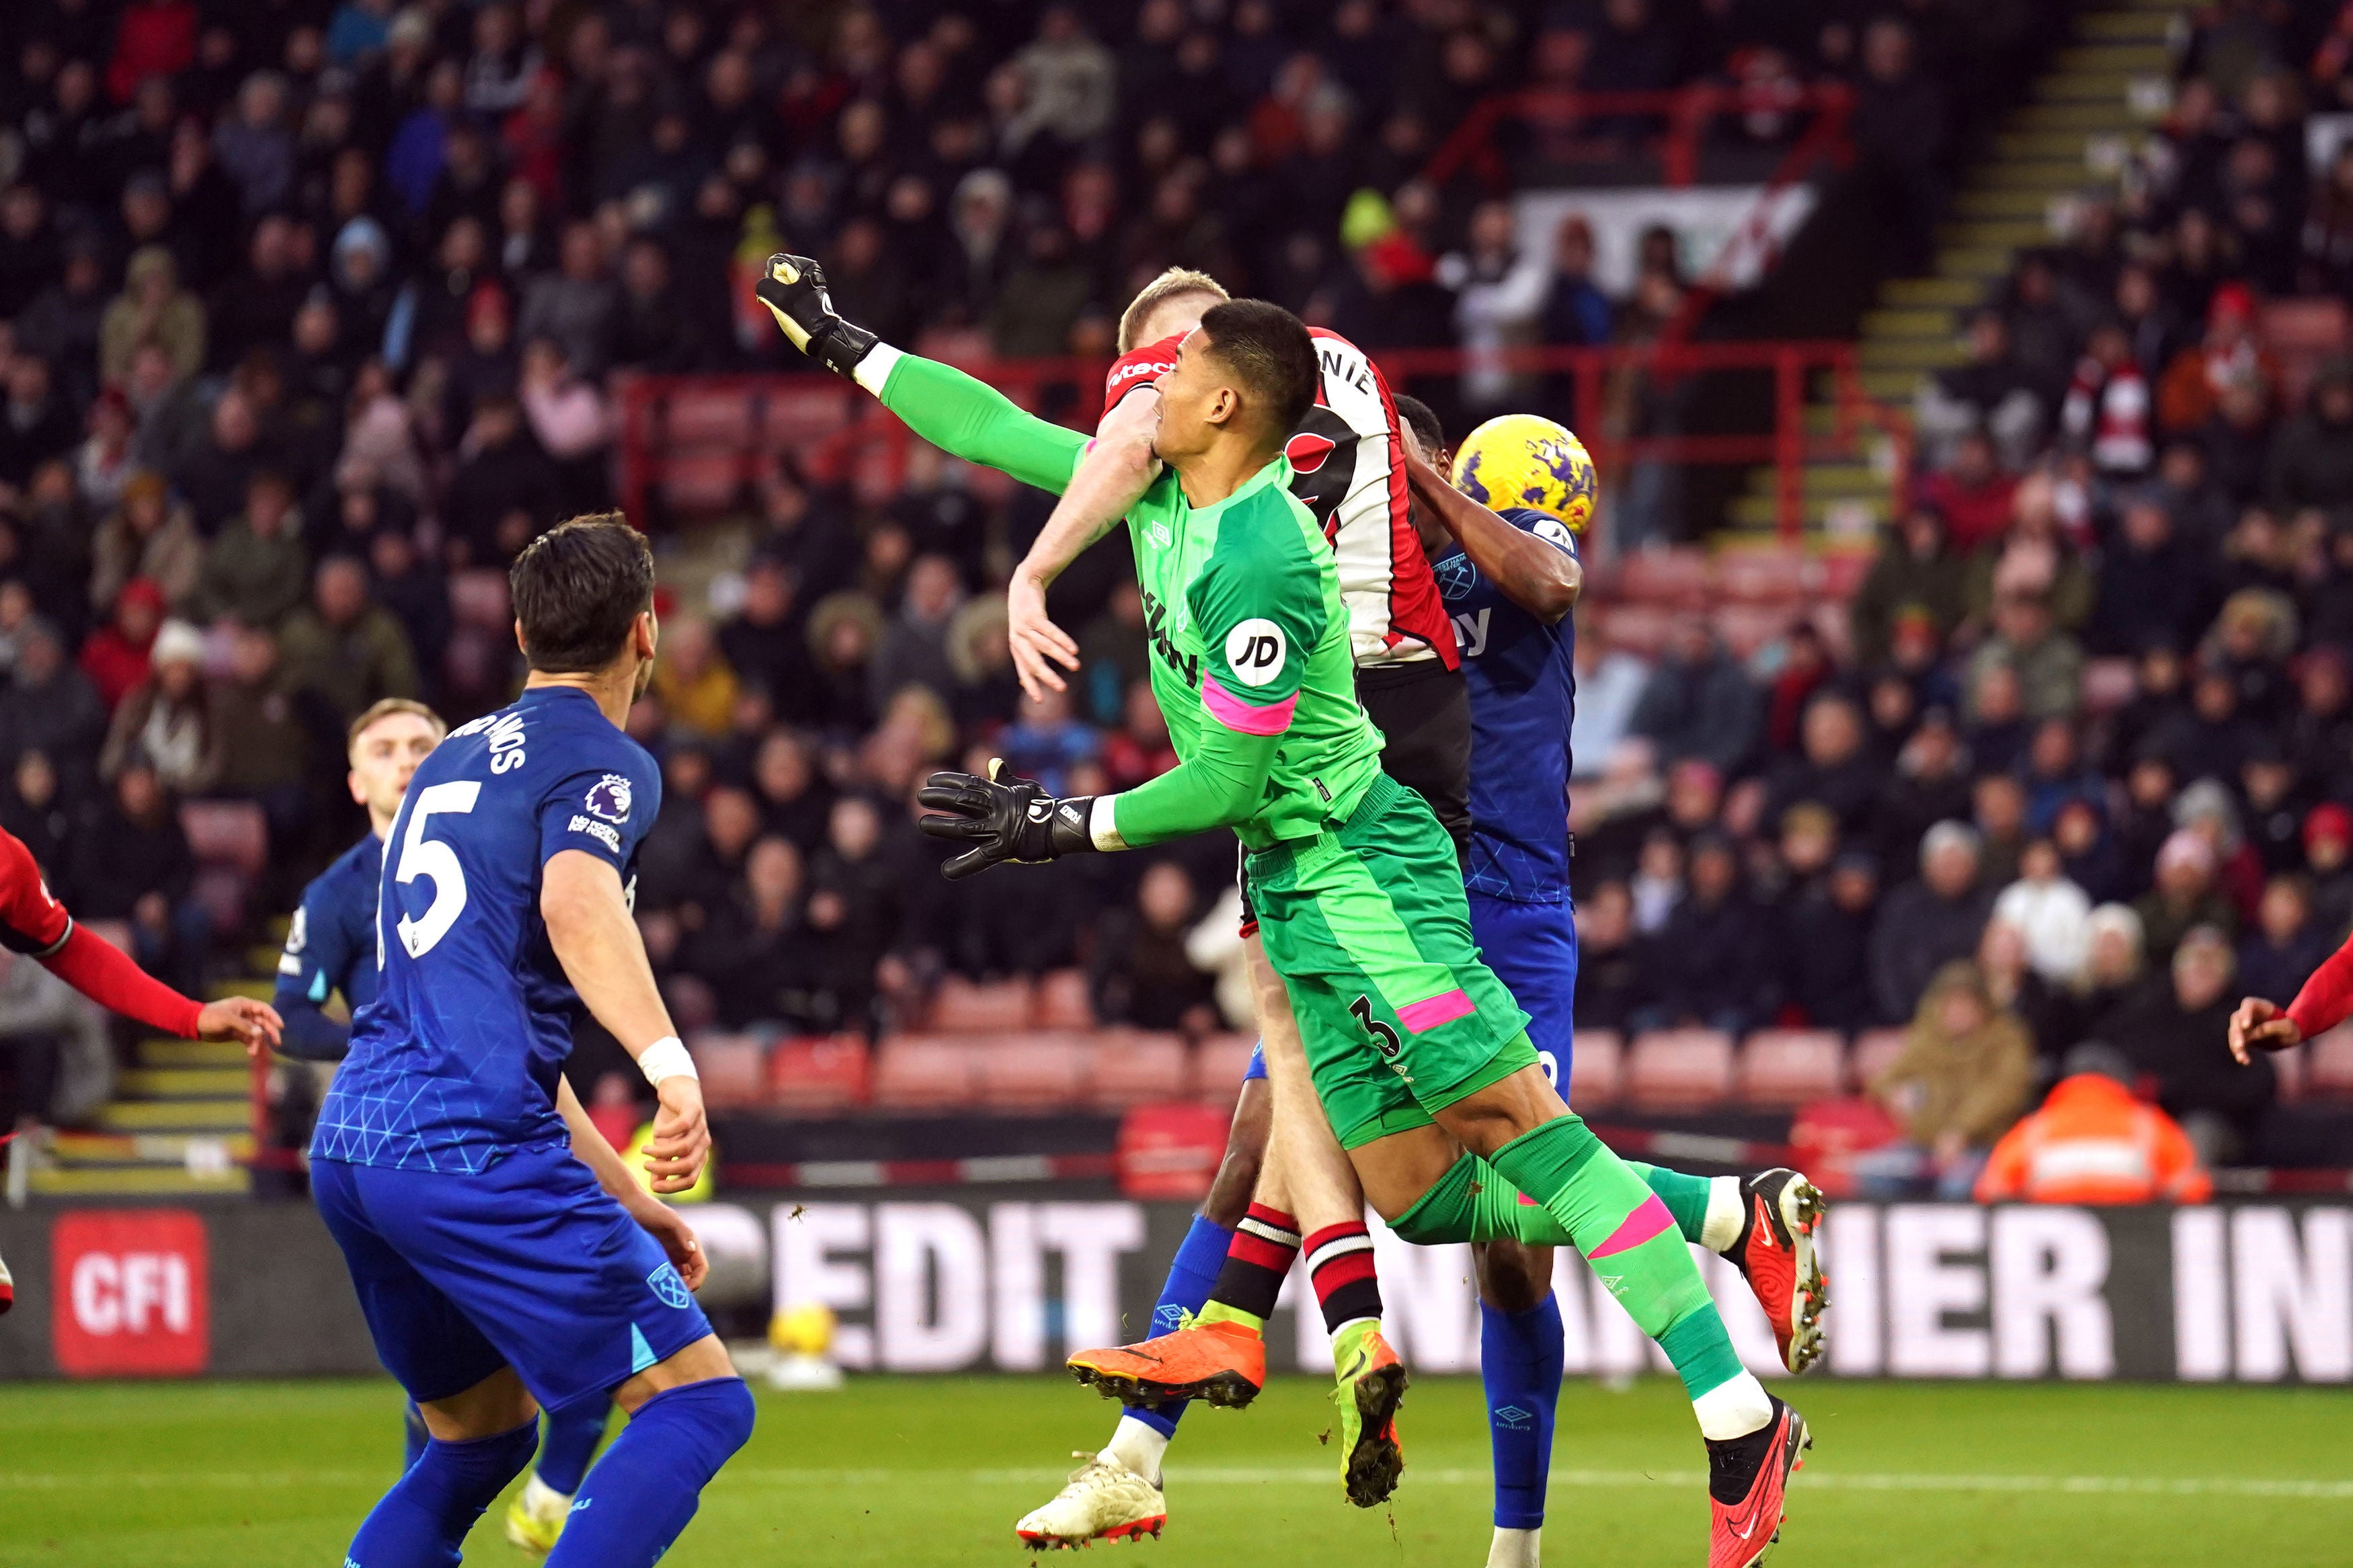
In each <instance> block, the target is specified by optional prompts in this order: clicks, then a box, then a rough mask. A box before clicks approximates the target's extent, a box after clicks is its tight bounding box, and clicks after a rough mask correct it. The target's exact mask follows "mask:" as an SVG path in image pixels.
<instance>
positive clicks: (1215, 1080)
mask: <svg viewBox="0 0 2353 1568" xmlns="http://www.w3.org/2000/svg"><path fill="white" fill-rule="evenodd" d="M1257 1044H1258V1038H1257V1037H1256V1036H1253V1035H1211V1036H1210V1037H1208V1039H1206V1040H1203V1041H1202V1042H1201V1043H1200V1044H1199V1045H1198V1046H1196V1047H1193V1092H1194V1093H1195V1094H1196V1095H1198V1096H1199V1097H1200V1098H1201V1099H1203V1100H1207V1101H1208V1102H1209V1103H1210V1104H1212V1105H1223V1106H1229V1107H1230V1106H1231V1105H1232V1104H1233V1102H1234V1101H1235V1100H1238V1099H1240V1097H1241V1092H1242V1071H1243V1069H1244V1068H1248V1067H1249V1066H1250V1048H1251V1047H1253V1046H1255V1045H1257Z"/></svg>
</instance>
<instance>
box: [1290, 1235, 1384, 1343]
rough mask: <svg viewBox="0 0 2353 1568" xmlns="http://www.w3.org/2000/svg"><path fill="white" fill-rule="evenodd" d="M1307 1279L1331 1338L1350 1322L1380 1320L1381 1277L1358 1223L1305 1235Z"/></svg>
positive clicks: (1368, 1237)
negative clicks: (1322, 1305) (1321, 1306)
mask: <svg viewBox="0 0 2353 1568" xmlns="http://www.w3.org/2000/svg"><path fill="white" fill-rule="evenodd" d="M1307 1278H1308V1279H1310V1280H1312V1281H1314V1286H1315V1299H1316V1300H1318V1301H1321V1302H1322V1303H1323V1304H1324V1327H1325V1328H1326V1329H1328V1330H1330V1331H1332V1334H1333V1337H1334V1338H1335V1339H1336V1338H1338V1337H1339V1333H1340V1331H1341V1330H1342V1329H1344V1328H1345V1327H1346V1326H1347V1325H1348V1324H1350V1323H1354V1322H1357V1321H1362V1320H1365V1319H1371V1320H1373V1321H1376V1322H1377V1321H1379V1320H1380V1315H1381V1277H1380V1273H1379V1271H1378V1270H1377V1268H1375V1267H1374V1264H1373V1238H1372V1236H1371V1234H1370V1233H1369V1232H1367V1231H1366V1229H1365V1227H1364V1226H1362V1225H1360V1224H1356V1225H1331V1226H1324V1228H1323V1229H1322V1230H1319V1231H1317V1232H1316V1233H1315V1234H1314V1235H1313V1236H1311V1237H1308V1238H1307Z"/></svg>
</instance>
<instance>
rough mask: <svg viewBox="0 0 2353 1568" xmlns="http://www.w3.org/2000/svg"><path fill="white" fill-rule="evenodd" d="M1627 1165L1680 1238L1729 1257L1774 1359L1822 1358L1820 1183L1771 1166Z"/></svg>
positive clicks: (1825, 1289)
mask: <svg viewBox="0 0 2353 1568" xmlns="http://www.w3.org/2000/svg"><path fill="white" fill-rule="evenodd" d="M1627 1166H1628V1168H1629V1169H1630V1170H1631V1171H1632V1172H1633V1173H1635V1174H1636V1175H1638V1176H1640V1177H1641V1178H1642V1181H1643V1184H1645V1185H1647V1186H1648V1187H1649V1188H1650V1189H1651V1192H1653V1193H1655V1194H1658V1196H1659V1201H1660V1202H1662V1203H1663V1204H1665V1205H1666V1206H1667V1212H1668V1213H1669V1214H1671V1215H1674V1219H1675V1228H1676V1229H1677V1230H1679V1231H1681V1232H1682V1233H1683V1239H1684V1240H1685V1241H1690V1242H1696V1243H1697V1244H1699V1245H1700V1246H1702V1247H1706V1248H1707V1249H1708V1250H1709V1251H1710V1252H1714V1253H1717V1254H1719V1255H1721V1256H1723V1257H1725V1258H1730V1259H1732V1261H1733V1263H1734V1264H1735V1265H1736V1267H1737V1268H1739V1269H1740V1273H1741V1277H1742V1278H1743V1279H1746V1280H1747V1281H1748V1288H1749V1289H1751V1290H1752V1291H1754V1292H1756V1295H1757V1305H1758V1306H1760V1307H1762V1308H1764V1309H1765V1321H1767V1322H1768V1323H1770V1324H1772V1325H1773V1340H1774V1342H1775V1343H1776V1344H1778V1346H1779V1347H1780V1350H1781V1363H1782V1364H1783V1365H1784V1366H1787V1367H1788V1369H1789V1370H1790V1371H1791V1372H1803V1371H1805V1370H1806V1369H1807V1368H1808V1367H1810V1366H1811V1365H1813V1364H1814V1363H1815V1362H1816V1361H1818V1360H1820V1358H1821V1353H1822V1350H1823V1347H1824V1344H1825V1343H1826V1341H1825V1339H1824V1337H1823V1332H1822V1309H1824V1308H1825V1307H1827V1306H1829V1305H1830V1300H1831V1297H1830V1285H1829V1281H1828V1280H1827V1279H1824V1278H1823V1275H1822V1268H1821V1263H1820V1259H1819V1258H1817V1257H1816V1255H1815V1252H1814V1235H1815V1233H1816V1232H1817V1231H1818V1230H1819V1229H1820V1227H1821V1223H1822V1213H1823V1211H1824V1210H1825V1209H1826V1208H1828V1207H1829V1205H1828V1204H1827V1203H1825V1202H1824V1201H1823V1198H1822V1194H1821V1192H1820V1189H1819V1188H1817V1187H1816V1186H1815V1185H1814V1184H1813V1183H1811V1182H1810V1181H1808V1180H1807V1179H1806V1178H1805V1177H1804V1176H1803V1175H1801V1174H1799V1173H1798V1172H1796V1171H1792V1170H1789V1169H1788V1168H1786V1167H1784V1166H1778V1165H1777V1166H1775V1167H1774V1168H1773V1169H1771V1170H1769V1171H1760V1172H1758V1173H1757V1174H1755V1175H1753V1176H1687V1175H1684V1174H1683V1173H1682V1172H1680V1171H1670V1170H1666V1169H1663V1168H1662V1167H1661V1166H1657V1165H1645V1164H1643V1163H1641V1162H1640V1161H1637V1160H1629V1161H1628V1162H1627Z"/></svg>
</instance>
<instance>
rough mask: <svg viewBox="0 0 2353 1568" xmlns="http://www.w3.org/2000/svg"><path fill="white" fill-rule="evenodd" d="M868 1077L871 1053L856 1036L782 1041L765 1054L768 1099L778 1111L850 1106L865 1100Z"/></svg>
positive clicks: (833, 1108)
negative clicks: (766, 1057)
mask: <svg viewBox="0 0 2353 1568" xmlns="http://www.w3.org/2000/svg"><path fill="white" fill-rule="evenodd" d="M872 1075H873V1057H872V1053H871V1052H870V1051H868V1049H867V1048H866V1042H865V1041H864V1040H861V1039H860V1038H859V1037H857V1036H856V1035H836V1036H834V1037H832V1038H830V1039H827V1038H824V1037H815V1038H809V1039H798V1040H786V1041H785V1042H783V1043H782V1044H781V1045H779V1046H777V1047H776V1049H775V1050H773V1051H771V1052H769V1053H768V1103H769V1104H770V1105H771V1106H773V1107H775V1108H776V1110H798V1111H809V1112H819V1113H822V1112H830V1111H839V1110H851V1109H853V1108H855V1107H857V1106H860V1105H863V1104H865V1103H866V1097H867V1095H868V1093H869V1092H870V1090H871V1088H872V1082H871V1079H872Z"/></svg>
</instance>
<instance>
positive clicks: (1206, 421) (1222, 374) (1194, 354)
mask: <svg viewBox="0 0 2353 1568" xmlns="http://www.w3.org/2000/svg"><path fill="white" fill-rule="evenodd" d="M1153 385H1154V386H1155V387H1156V388H1157V389H1158V390H1159V393H1160V428H1159V431H1158V433H1157V434H1155V436H1154V437H1153V438H1152V450H1153V454H1154V455H1155V457H1157V458H1159V459H1160V460H1161V461H1162V462H1164V463H1167V464H1170V465H1171V466H1173V467H1175V468H1183V467H1184V466H1185V463H1186V460H1187V458H1195V457H1198V456H1199V455H1200V454H1201V453H1203V452H1206V451H1208V448H1209V445H1210V443H1211V442H1213V441H1215V440H1216V439H1217V438H1218V435H1219V432H1220V431H1221V430H1222V429H1223V428H1225V426H1227V425H1228V424H1229V423H1230V422H1231V420H1232V418H1233V416H1234V414H1235V412H1236V411H1237V410H1238V409H1239V408H1240V402H1241V399H1240V394H1239V393H1237V392H1236V391H1235V390H1234V386H1233V379H1232V377H1231V376H1230V375H1229V374H1226V371H1225V367H1224V366H1222V365H1220V364H1219V363H1218V360H1217V356H1216V355H1214V354H1212V353H1210V352H1209V338H1208V333H1206V332H1204V331H1201V329H1200V328H1198V327H1196V328H1194V329H1193V330H1192V331H1189V332H1187V333H1186V334H1185V341H1184V342H1181V343H1179V344H1177V345H1176V369H1174V370H1172V371H1170V372H1169V373H1168V374H1166V375H1164V376H1162V377H1161V378H1160V379H1159V380H1158V381H1156V382H1155V383H1153Z"/></svg>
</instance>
